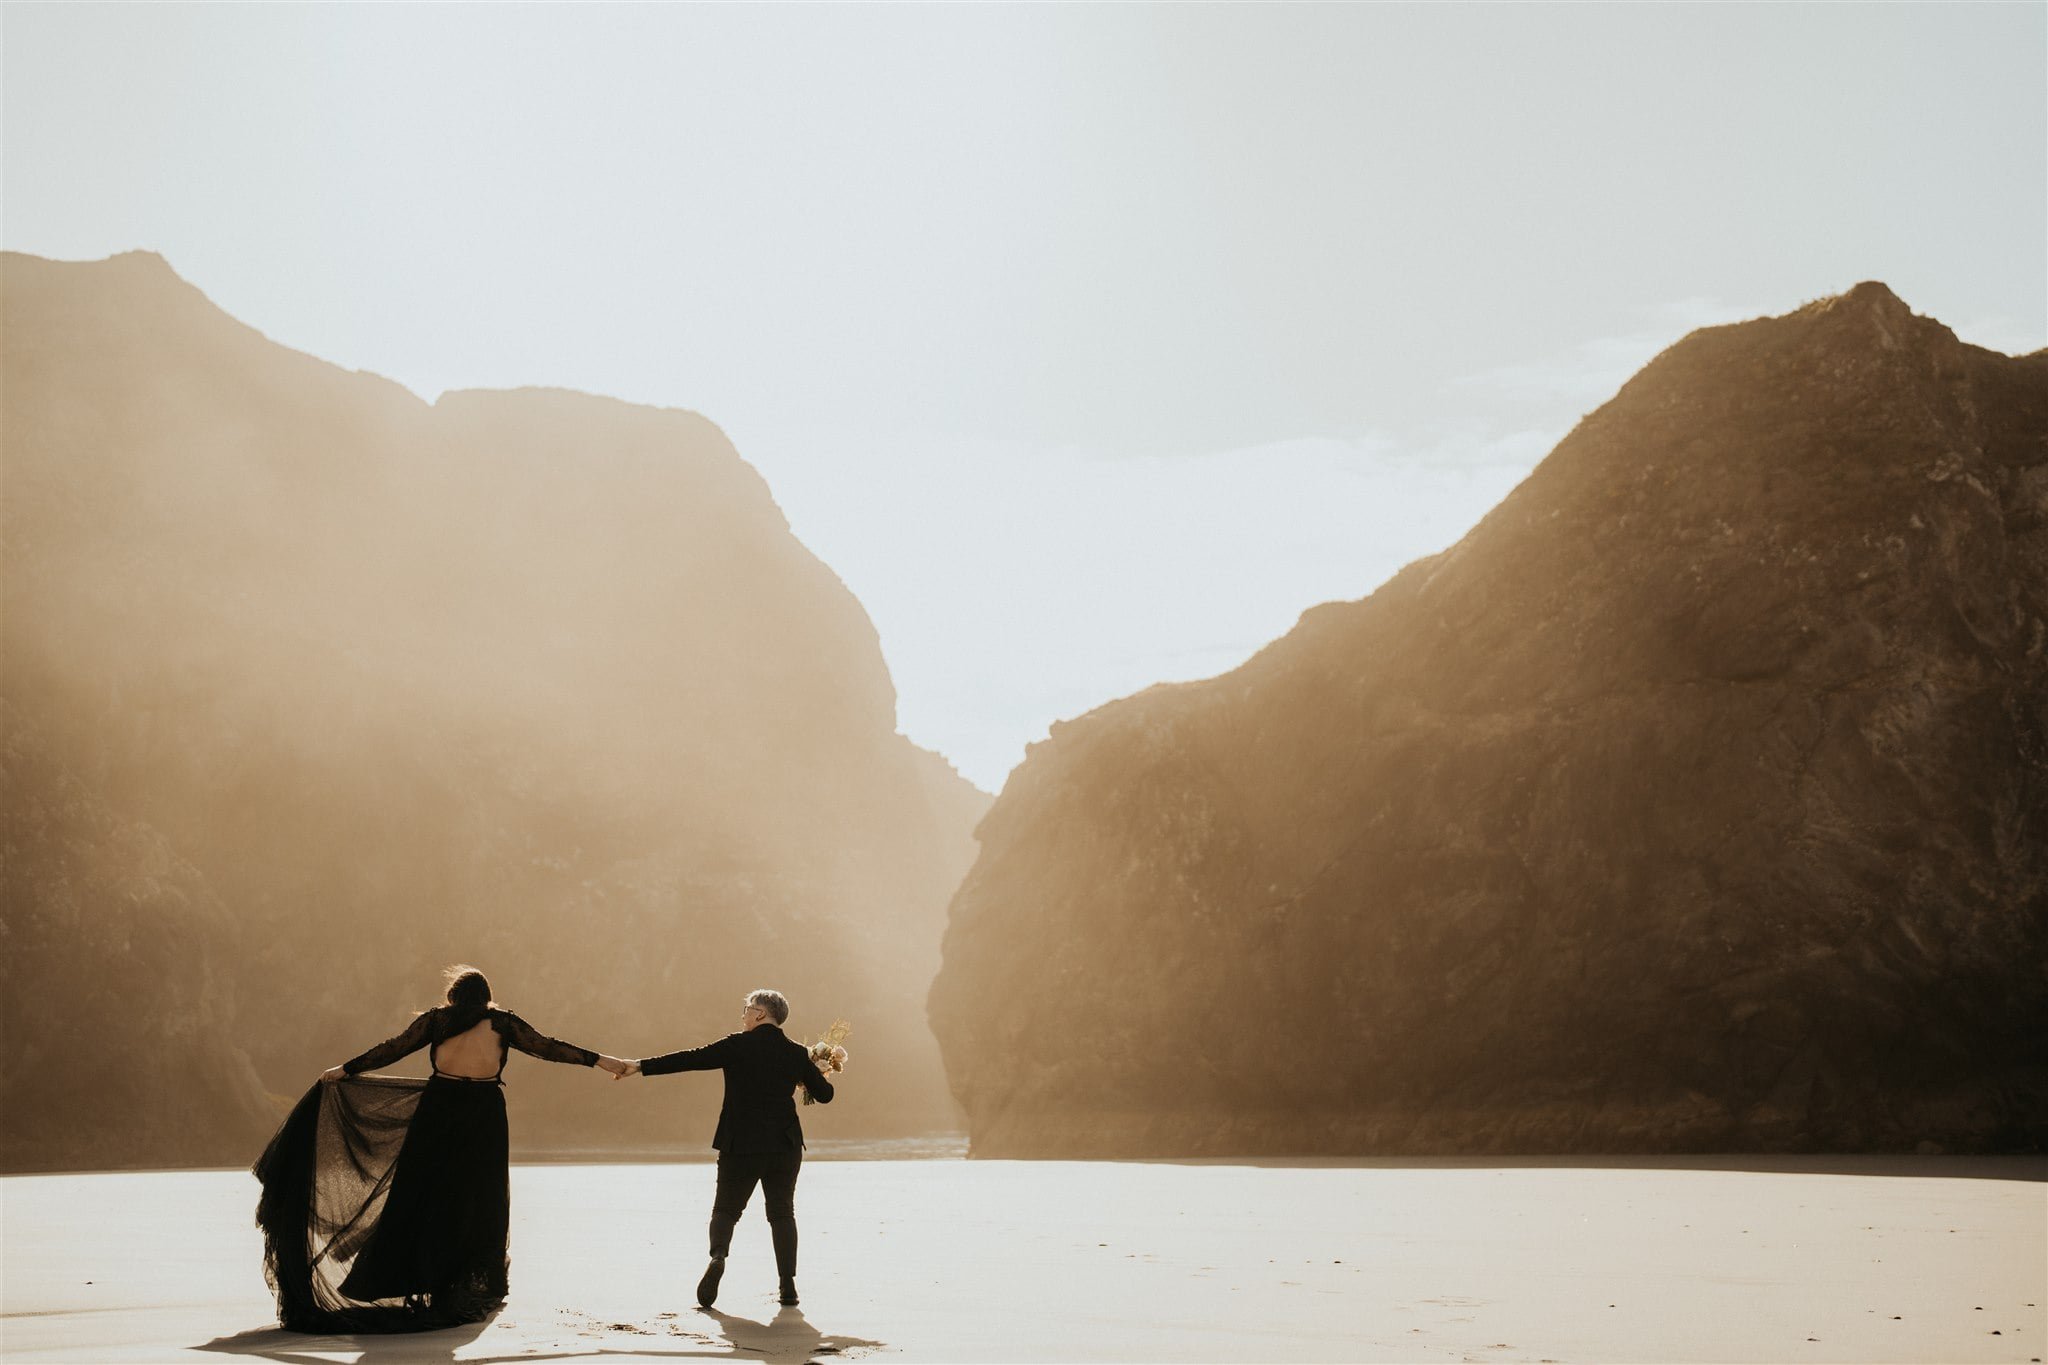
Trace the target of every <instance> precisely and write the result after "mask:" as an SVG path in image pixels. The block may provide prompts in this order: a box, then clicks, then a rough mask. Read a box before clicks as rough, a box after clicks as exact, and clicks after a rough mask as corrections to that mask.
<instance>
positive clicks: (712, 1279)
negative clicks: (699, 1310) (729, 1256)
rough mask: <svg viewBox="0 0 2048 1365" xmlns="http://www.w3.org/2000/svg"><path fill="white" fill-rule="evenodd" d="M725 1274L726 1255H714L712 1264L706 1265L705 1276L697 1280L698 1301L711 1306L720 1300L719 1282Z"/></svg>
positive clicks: (700, 1304)
mask: <svg viewBox="0 0 2048 1365" xmlns="http://www.w3.org/2000/svg"><path fill="white" fill-rule="evenodd" d="M724 1276H725V1257H723V1256H713V1257H712V1258H711V1264H710V1265H707V1266H705V1267H704V1278H703V1279H701V1280H699V1281H697V1303H698V1305H699V1306H700V1307H704V1308H709V1307H710V1306H711V1305H712V1304H714V1303H717V1302H718V1282H719V1280H720V1279H722V1278H724Z"/></svg>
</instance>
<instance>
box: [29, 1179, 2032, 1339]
mask: <svg viewBox="0 0 2048 1365" xmlns="http://www.w3.org/2000/svg"><path fill="white" fill-rule="evenodd" d="M2044 1180H2048V1162H2043V1161H2041V1160H2038V1159H2019V1158H2013V1159H1968V1158H1942V1157H1929V1158H1881V1159H1813V1160H1801V1159H1799V1158H1786V1159H1782V1160H1777V1161H1766V1162H1763V1163H1752V1164H1751V1165H1750V1166H1749V1167H1747V1168H1746V1167H1745V1166H1744V1165H1743V1163H1740V1162H1738V1161H1735V1160H1714V1159H1706V1160H1702V1161H1701V1162H1698V1163H1695V1164H1693V1165H1691V1166H1689V1167H1672V1166H1659V1165H1655V1164H1651V1163H1644V1162H1607V1163H1603V1164H1599V1165H1589V1164H1583V1163H1582V1164H1579V1165H1568V1164H1564V1163H1561V1162H1524V1163H1510V1164H1504V1163H1498V1162H1495V1163H1491V1164H1484V1163H1479V1162H1420V1163H1394V1162H1383V1163H1370V1164H1328V1163H1313V1162H1300V1163H1274V1164H1262V1165H1242V1164H1227V1163H1199V1164H1166V1163H1116V1162H995V1161H991V1162H979V1161H977V1162H967V1161H958V1160H895V1161H828V1160H814V1161H812V1162H810V1163H808V1164H807V1165H806V1167H805V1171H804V1176H803V1182H802V1184H801V1186H800V1187H799V1190H798V1216H799V1218H800V1220H801V1222H802V1226H803V1248H802V1269H801V1273H800V1274H799V1277H798V1280H799V1284H800V1285H801V1287H802V1291H803V1299H804V1301H803V1305H802V1307H801V1308H799V1309H795V1310H779V1309H778V1308H777V1306H776V1304H775V1301H774V1291H775V1273H774V1262H773V1258H772V1256H771V1254H770V1251H769V1247H768V1235H767V1228H766V1226H765V1224H764V1223H763V1222H762V1221H761V1217H760V1210H759V1205H758V1202H757V1203H756V1205H755V1206H754V1207H753V1208H751V1209H749V1211H748V1216H747V1218H746V1220H745V1221H743V1222H742V1223H741V1225H740V1232H739V1236H738V1238H737V1239H736V1241H735V1245H734V1248H733V1258H732V1262H731V1266H730V1269H729V1270H728V1272H727V1274H726V1279H725V1287H724V1292H723V1294H722V1296H721V1298H720V1302H719V1305H718V1307H719V1312H718V1313H717V1314H707V1313H702V1312H699V1311H698V1310H697V1309H695V1308H694V1307H693V1306H692V1303H691V1290H692V1289H693V1287H694V1285H695V1283H696V1278H697V1275H698V1272H699V1271H700V1270H701V1269H702V1268H703V1254H702V1250H703V1237H704V1222H705V1215H706V1213H707V1212H708V1210H709V1206H710V1196H711V1184H712V1172H711V1168H710V1167H709V1166H708V1165H696V1164H681V1165H585V1166H564V1165H550V1166H517V1167H515V1168H514V1170H513V1176H512V1182H513V1190H512V1198H513V1228H512V1238H513V1245H512V1296H511V1299H510V1301H509V1302H508V1304H507V1305H506V1307H505V1309H504V1311H503V1312H501V1313H500V1314H498V1315H497V1316H496V1317H495V1318H494V1319H492V1320H491V1321H489V1322H486V1323H483V1324H478V1325H475V1326H472V1327H468V1328H463V1329H458V1330H455V1331H450V1332H439V1333H428V1334H421V1335H418V1336H411V1337H305V1336H298V1335H295V1334H291V1333H286V1332H281V1331H278V1330H276V1329H275V1328H274V1326H272V1325H271V1324H272V1323H273V1321H274V1319H273V1318H272V1315H271V1307H270V1300H269V1296H268V1294H267V1292H266V1290H265V1289H264V1285H263V1280H262V1273H261V1266H260V1242H259V1239H258V1238H257V1235H256V1232H255V1230H254V1228H253V1226H252V1225H251V1212H252V1209H253V1206H254V1202H255V1193H256V1190H255V1182H254V1180H253V1179H252V1178H251V1177H249V1176H248V1175H247V1174H245V1173H242V1172H223V1171H194V1172H160V1173H147V1174H96V1175H59V1176H21V1177H12V1178H9V1179H6V1180H4V1181H0V1313H4V1318H0V1356H4V1357H5V1359H6V1360H9V1361H91V1362H123V1361H172V1360H177V1361H207V1360H210V1361H213V1362H215V1365H225V1362H228V1361H232V1360H235V1359H246V1360H252V1361H260V1360H272V1361H295V1362H312V1361H333V1362H357V1361H361V1362H368V1363H369V1365H378V1363H381V1362H394V1363H395V1362H409V1361H449V1360H457V1361H513V1360H533V1361H544V1360H577V1359H585V1358H588V1359H593V1360H596V1359H602V1360H605V1361H616V1360H700V1361H703V1360H710V1361H761V1362H792V1363H793V1362H799V1361H807V1360H826V1361H829V1360H862V1359H865V1360H890V1361H894V1360H902V1361H1168V1360H1175V1361H1295V1360H1301V1361H1460V1360H1483V1361H1496V1360H1498V1361H1512V1360H1522V1361H1802V1362H1803V1361H2017V1362H2029V1361H2035V1360H2039V1359H2040V1358H2041V1357H2042V1356H2043V1354H2044V1351H2043V1346H2044V1345H2048V1342H2044V1334H2048V1329H2044V1310H2043V1307H2042V1305H2043V1303H2044V1302H2048V1293H2044V1288H2043V1286H2044V1283H2048V1184H2044V1183H2043V1181H2044Z"/></svg>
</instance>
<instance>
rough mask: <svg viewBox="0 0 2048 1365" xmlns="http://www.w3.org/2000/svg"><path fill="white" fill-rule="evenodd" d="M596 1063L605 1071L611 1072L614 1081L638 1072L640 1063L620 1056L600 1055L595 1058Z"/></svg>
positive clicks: (635, 1074)
mask: <svg viewBox="0 0 2048 1365" xmlns="http://www.w3.org/2000/svg"><path fill="white" fill-rule="evenodd" d="M597 1064H598V1065H599V1066H600V1067H602V1068H604V1069H605V1070H606V1071H609V1072H611V1073H612V1079H613V1080H615V1081H623V1080H625V1079H626V1077H628V1076H637V1075H639V1074H640V1063H638V1062H636V1061H635V1062H629V1061H626V1060H625V1059H623V1058H620V1057H609V1056H600V1057H599V1058H598V1059H597Z"/></svg>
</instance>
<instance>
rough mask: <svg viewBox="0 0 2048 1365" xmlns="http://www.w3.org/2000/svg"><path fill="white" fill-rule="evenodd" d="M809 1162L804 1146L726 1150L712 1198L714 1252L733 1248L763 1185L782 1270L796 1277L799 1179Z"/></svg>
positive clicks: (777, 1266) (777, 1263)
mask: <svg viewBox="0 0 2048 1365" xmlns="http://www.w3.org/2000/svg"><path fill="white" fill-rule="evenodd" d="M803 1164H804V1153H803V1149H802V1148H801V1147H793V1148H791V1149H789V1150H788V1151H783V1152H720V1153H719V1154H718V1194H717V1196H716V1197H715V1198H714V1199H713V1200H712V1202H711V1254H712V1255H713V1256H724V1255H726V1254H728V1253H729V1252H731V1250H732V1230H733V1228H734V1227H735V1226H737V1225H738V1223H739V1221H740V1215H741V1214H742V1213H745V1212H746V1210H747V1200H749V1199H751V1198H752V1197H753V1195H754V1186H755V1185H757V1184H758V1185H759V1186H760V1187H761V1191H762V1195H763V1197H764V1198H765V1199H766V1200H767V1204H768V1232H769V1235H770V1236H771V1237H773V1238H774V1239H775V1269H776V1272H777V1273H778V1274H780V1275H781V1276H782V1278H783V1279H785V1280H788V1279H794V1278H796V1177H797V1172H799V1171H800V1170H802V1169H803Z"/></svg>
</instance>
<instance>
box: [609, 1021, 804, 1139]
mask: <svg viewBox="0 0 2048 1365" xmlns="http://www.w3.org/2000/svg"><path fill="white" fill-rule="evenodd" d="M640 1071H641V1074H643V1075H647V1076H666V1075H668V1074H670V1073H671V1072H676V1071H723V1072H724V1073H725V1105H724V1107H723V1108H721V1109H720V1110H719V1111H718V1132H717V1133H715V1134H714V1135H713V1136H712V1138H711V1145H712V1146H713V1147H716V1148H717V1149H718V1150H719V1151H721V1152H782V1151H788V1150H789V1149H790V1148H792V1147H794V1148H798V1149H801V1148H802V1147H803V1145H804V1129H803V1125H802V1124H800V1123H798V1122H797V1120H796V1087H797V1086H799V1085H801V1086H802V1087H803V1088H804V1089H806V1090H808V1091H810V1092H811V1098H812V1099H814V1100H816V1101H818V1103H820V1104H830V1103H831V1102H832V1082H830V1081H828V1080H826V1079H825V1077H824V1074H823V1073H822V1072H820V1071H819V1070H818V1068H817V1067H816V1066H815V1065H814V1064H813V1063H812V1062H811V1054H810V1053H809V1052H808V1051H806V1050H805V1049H804V1046H803V1044H801V1043H793V1042H791V1041H790V1040H789V1038H788V1036H787V1035H785V1034H784V1033H783V1031H782V1030H781V1029H779V1028H777V1027H776V1026H775V1025H773V1024H761V1025H758V1026H756V1027H755V1028H753V1029H750V1030H748V1031H747V1032H745V1033H728V1034H726V1035H725V1037H723V1038H720V1039H719V1040H718V1041H717V1042H715V1043H712V1044H710V1045H708V1046H706V1047H693V1048H687V1049H685V1050H684V1051H682V1052H671V1053H669V1054H668V1055H667V1056H665V1057H649V1058H647V1059H646V1060H645V1061H643V1062H641V1063H640Z"/></svg>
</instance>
